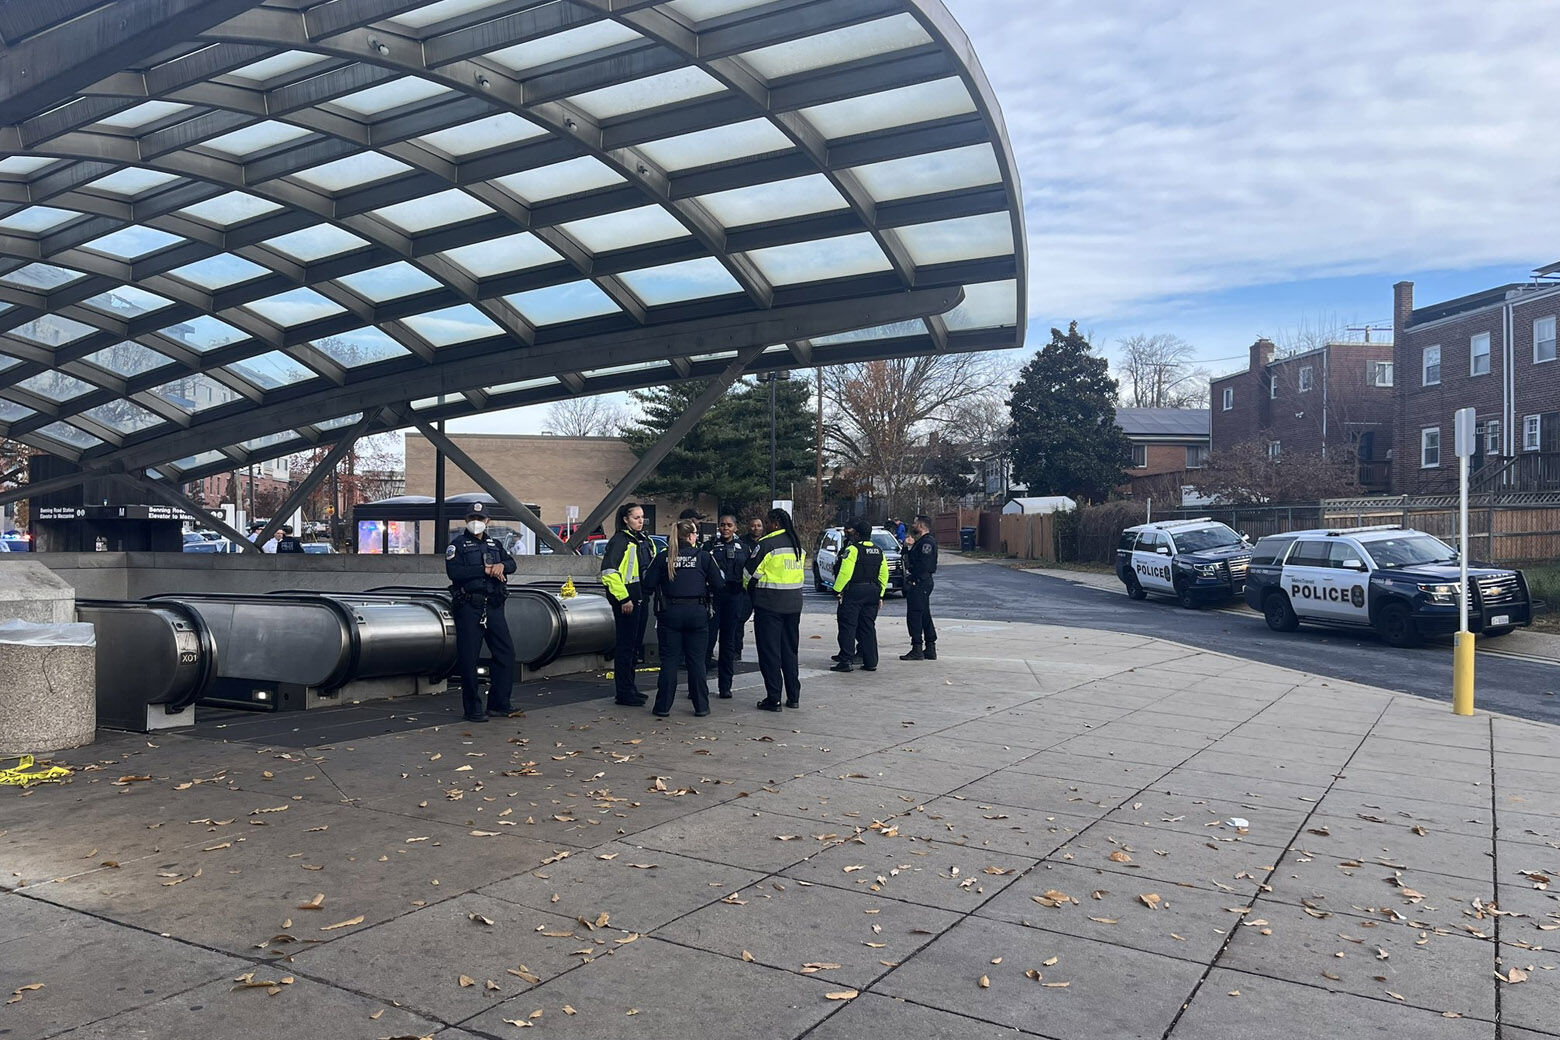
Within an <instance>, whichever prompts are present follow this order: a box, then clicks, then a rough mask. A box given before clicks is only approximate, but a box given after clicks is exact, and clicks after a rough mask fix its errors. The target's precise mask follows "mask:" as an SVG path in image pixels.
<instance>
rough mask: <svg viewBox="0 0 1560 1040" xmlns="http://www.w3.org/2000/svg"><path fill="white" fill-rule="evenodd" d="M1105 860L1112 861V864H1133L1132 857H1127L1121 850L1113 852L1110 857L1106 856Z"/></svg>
mask: <svg viewBox="0 0 1560 1040" xmlns="http://www.w3.org/2000/svg"><path fill="white" fill-rule="evenodd" d="M1105 858H1106V859H1108V860H1110V861H1111V862H1112V863H1131V862H1132V857H1131V856H1129V855H1127V854H1126V853H1125V852H1122V851H1121V850H1120V849H1117V850H1116V851H1115V852H1112V853H1111V854H1110V855H1109V856H1106V857H1105Z"/></svg>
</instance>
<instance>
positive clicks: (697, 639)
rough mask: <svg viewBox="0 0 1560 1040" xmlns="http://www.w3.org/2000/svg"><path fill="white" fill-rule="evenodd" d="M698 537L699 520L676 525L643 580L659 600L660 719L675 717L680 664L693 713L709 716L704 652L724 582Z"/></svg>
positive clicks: (657, 702) (657, 705) (657, 711)
mask: <svg viewBox="0 0 1560 1040" xmlns="http://www.w3.org/2000/svg"><path fill="white" fill-rule="evenodd" d="M698 539H699V524H698V521H696V520H691V519H690V520H679V521H677V526H676V527H675V528H674V533H673V536H672V542H671V544H669V545H668V546H667V547H666V548H665V549H663V550H661V553H660V555H659V556H657V557H656V558H655V562H654V563H653V564H651V566H650V570H649V572H648V573H647V574H646V576H645V588H646V589H647V590H648V591H649V592H651V593H652V594H653V595H654V597H655V619H656V631H657V632H658V633H659V635H660V647H661V674H660V677H659V679H658V681H657V682H656V691H655V706H654V707H653V708H652V709H651V711H652V712H653V713H654V714H655V715H656V717H658V718H663V719H664V718H666V717H667V716H668V715H670V714H671V713H672V703H673V702H674V701H676V699H677V668H678V665H679V663H681V664H683V665H685V666H686V667H687V669H688V696H689V697H690V698H692V700H693V713H694V715H696V716H698V717H700V718H703V717H704V716H705V715H708V714H709V713H710V687H709V682H708V680H707V678H706V675H705V667H704V654H705V647H706V646H707V645H708V639H709V627H710V606H711V604H712V603H713V602H714V596H715V594H716V592H717V591H719V589H720V587H721V586H722V585H723V584H724V578H723V577H722V576H721V573H720V568H719V567H717V566H715V561H714V560H713V559H711V558H710V554H709V553H707V552H705V551H704V550H703V549H700V548H699V546H698Z"/></svg>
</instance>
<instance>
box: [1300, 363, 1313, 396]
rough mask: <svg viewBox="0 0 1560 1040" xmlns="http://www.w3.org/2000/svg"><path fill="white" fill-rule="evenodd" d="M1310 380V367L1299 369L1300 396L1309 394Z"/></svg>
mask: <svg viewBox="0 0 1560 1040" xmlns="http://www.w3.org/2000/svg"><path fill="white" fill-rule="evenodd" d="M1311 378H1312V373H1311V366H1310V365H1306V366H1304V367H1303V368H1301V369H1300V392H1301V393H1302V394H1308V393H1310V392H1311Z"/></svg>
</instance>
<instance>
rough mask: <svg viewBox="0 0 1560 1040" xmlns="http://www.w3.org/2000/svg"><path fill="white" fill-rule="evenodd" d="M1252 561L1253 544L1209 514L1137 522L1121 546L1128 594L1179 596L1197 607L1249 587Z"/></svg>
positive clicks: (1119, 569)
mask: <svg viewBox="0 0 1560 1040" xmlns="http://www.w3.org/2000/svg"><path fill="white" fill-rule="evenodd" d="M1250 563H1251V544H1250V543H1249V542H1247V541H1246V539H1245V538H1243V537H1242V536H1241V535H1240V534H1239V533H1237V532H1236V531H1235V530H1234V529H1233V528H1231V527H1229V526H1227V525H1225V524H1221V523H1219V522H1217V521H1215V520H1212V519H1209V518H1208V517H1206V516H1204V517H1199V518H1198V519H1196V520H1163V521H1160V522H1158V523H1152V524H1138V525H1137V526H1136V527H1129V528H1127V529H1126V530H1125V531H1122V532H1121V541H1120V543H1119V544H1118V545H1117V546H1116V576H1117V577H1118V578H1120V579H1121V581H1122V584H1124V585H1126V587H1127V595H1128V596H1131V597H1132V598H1133V599H1147V598H1148V594H1149V593H1151V592H1152V593H1156V594H1158V595H1162V596H1174V597H1175V599H1176V601H1177V602H1178V603H1180V604H1181V606H1183V607H1186V608H1188V609H1193V610H1195V609H1196V608H1197V607H1200V606H1202V605H1203V604H1205V603H1214V602H1218V601H1220V600H1227V599H1233V598H1235V597H1237V596H1239V595H1240V594H1241V593H1242V592H1244V591H1245V588H1246V568H1247V567H1248V566H1249V565H1250Z"/></svg>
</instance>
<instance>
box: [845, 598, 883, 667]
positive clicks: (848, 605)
mask: <svg viewBox="0 0 1560 1040" xmlns="http://www.w3.org/2000/svg"><path fill="white" fill-rule="evenodd" d="M881 603H882V598H881V597H880V596H879V595H878V587H877V586H876V585H847V586H845V591H844V592H842V593H840V605H839V608H838V609H837V610H836V611H835V612H834V617H835V620H836V621H838V622H839V626H840V660H841V661H843V662H845V663H846V664H849V663H850V661H851V658H852V657H854V656H855V655H856V654H860V655H861V666H862V667H863V668H876V667H877V666H878V643H877V616H878V606H879V604H881Z"/></svg>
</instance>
